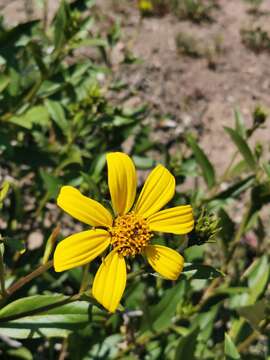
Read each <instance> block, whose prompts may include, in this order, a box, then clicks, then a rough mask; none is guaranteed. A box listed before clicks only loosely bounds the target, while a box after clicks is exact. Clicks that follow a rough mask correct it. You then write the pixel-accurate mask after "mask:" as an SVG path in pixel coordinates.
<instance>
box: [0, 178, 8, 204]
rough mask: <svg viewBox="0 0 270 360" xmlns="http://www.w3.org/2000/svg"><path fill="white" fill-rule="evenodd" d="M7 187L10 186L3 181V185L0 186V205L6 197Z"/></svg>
mask: <svg viewBox="0 0 270 360" xmlns="http://www.w3.org/2000/svg"><path fill="white" fill-rule="evenodd" d="M9 186H10V184H9V182H8V181H5V182H4V183H3V185H2V186H1V188H0V203H2V202H3V200H4V199H5V197H6V196H7V193H8V190H9Z"/></svg>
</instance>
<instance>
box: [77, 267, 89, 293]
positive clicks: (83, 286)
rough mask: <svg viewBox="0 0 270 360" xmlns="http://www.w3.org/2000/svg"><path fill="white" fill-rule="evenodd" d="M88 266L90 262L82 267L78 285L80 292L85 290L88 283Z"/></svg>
mask: <svg viewBox="0 0 270 360" xmlns="http://www.w3.org/2000/svg"><path fill="white" fill-rule="evenodd" d="M89 267H90V263H88V264H86V265H84V267H83V276H82V281H81V287H80V291H79V293H80V294H81V293H83V292H85V290H86V289H87V287H88V283H89Z"/></svg>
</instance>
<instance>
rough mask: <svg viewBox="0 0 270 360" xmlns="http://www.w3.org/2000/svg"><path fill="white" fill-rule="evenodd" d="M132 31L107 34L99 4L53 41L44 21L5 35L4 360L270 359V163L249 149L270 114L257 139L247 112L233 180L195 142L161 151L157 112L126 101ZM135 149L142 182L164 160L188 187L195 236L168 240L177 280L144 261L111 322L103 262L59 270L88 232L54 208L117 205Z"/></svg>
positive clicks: (83, 4) (62, 26)
mask: <svg viewBox="0 0 270 360" xmlns="http://www.w3.org/2000/svg"><path fill="white" fill-rule="evenodd" d="M194 3H195V2H194ZM119 29H120V28H119V26H118V25H117V24H113V25H111V26H109V27H108V28H106V31H104V29H103V28H102V26H101V24H100V18H99V16H97V13H96V10H95V6H94V3H93V2H92V1H82V0H77V1H75V2H73V3H71V4H70V5H68V4H67V3H66V2H64V1H62V2H61V4H60V7H59V9H58V11H57V13H56V15H55V17H54V20H53V22H52V23H51V24H50V25H49V26H48V28H46V29H44V24H43V23H42V22H40V21H31V22H27V23H25V24H19V25H17V26H15V27H13V28H11V29H7V28H6V26H5V24H4V23H3V22H2V23H1V33H0V44H1V53H0V56H1V57H0V64H1V65H0V71H1V75H0V104H1V107H0V109H1V113H0V121H1V123H2V125H3V126H1V130H0V152H1V157H0V169H1V179H0V180H1V189H0V211H1V215H0V229H1V237H0V280H1V281H0V285H1V302H0V305H1V309H0V338H1V343H0V354H1V357H3V358H7V359H8V358H12V359H13V358H14V359H15V358H21V359H56V358H59V357H60V356H61V358H63V357H64V356H66V357H67V358H69V359H75V360H76V359H78V360H79V359H85V360H86V359H138V358H139V359H141V358H142V359H151V360H152V359H153V360H154V359H175V360H176V359H177V360H178V359H184V358H187V355H186V354H188V356H189V357H188V359H189V360H192V359H202V360H211V359H213V360H219V359H224V356H225V358H228V359H239V358H242V359H247V360H249V359H258V360H263V359H268V358H269V354H270V348H269V342H267V337H268V336H269V319H270V318H269V316H270V315H269V314H270V309H269V286H268V284H269V278H270V270H269V231H270V227H269V224H268V222H267V221H266V220H267V219H268V218H267V211H268V213H269V201H270V163H269V159H268V157H267V155H269V153H267V150H268V149H267V147H266V146H265V144H260V146H258V145H257V146H256V147H254V146H252V145H251V144H252V142H250V139H251V138H252V136H253V135H254V133H255V132H256V131H257V129H259V128H260V129H261V127H262V125H263V124H264V123H265V121H267V112H266V111H265V110H264V109H263V108H262V107H257V108H256V109H255V111H254V113H253V123H252V124H251V126H250V127H247V125H246V122H245V120H244V119H243V116H242V114H241V113H240V112H239V111H236V112H235V126H234V128H231V127H226V128H225V129H224V136H227V137H228V140H229V141H231V143H232V146H234V147H235V152H234V153H233V156H232V159H228V164H227V165H228V166H227V168H226V169H225V171H224V173H223V174H219V173H218V172H217V170H216V168H215V165H214V164H213V163H212V162H211V159H210V158H209V157H208V154H206V152H205V151H204V149H203V148H202V147H201V146H200V144H199V141H198V139H197V135H196V133H192V132H190V133H189V134H186V136H185V139H184V140H185V141H183V142H182V144H181V148H180V150H179V153H178V154H177V155H172V154H173V152H172V151H170V150H171V149H170V148H165V147H162V146H161V145H160V144H159V143H158V141H157V140H155V141H153V140H151V138H150V136H149V132H150V130H151V129H150V128H149V127H147V126H146V125H145V122H144V120H145V117H146V116H147V108H146V106H145V105H144V104H142V105H141V106H140V107H138V108H126V107H125V106H124V105H115V103H117V101H113V100H115V99H116V98H117V96H119V94H118V92H119V91H121V86H120V85H119V84H118V83H116V82H114V80H113V77H112V76H111V75H112V69H111V66H110V54H111V51H112V48H113V47H114V46H115V45H116V44H117V41H118V39H119V36H121V35H120V34H119ZM79 49H80V50H82V49H84V51H86V56H83V55H82V54H83V52H81V51H79ZM130 138H132V139H133V141H132V146H131V149H130V153H131V155H132V157H133V159H134V162H135V163H136V165H137V167H139V168H140V169H141V171H142V172H145V171H147V170H149V169H150V168H152V167H153V165H154V164H155V161H153V160H152V157H151V156H150V155H151V153H153V151H156V152H157V153H158V155H159V158H160V159H161V160H160V161H161V162H164V163H165V164H166V165H167V166H168V167H169V168H170V170H171V172H172V173H173V174H174V175H175V177H176V181H177V184H179V185H183V187H181V186H180V187H179V186H178V187H177V192H176V196H175V199H174V200H173V203H172V205H177V204H178V205H179V204H185V203H191V204H192V206H193V209H194V215H195V218H196V227H195V229H194V231H193V232H192V233H191V234H190V235H189V236H187V237H185V236H173V235H166V236H163V237H161V236H159V237H158V238H157V239H156V240H155V241H157V242H158V243H161V244H164V243H165V244H168V245H170V246H171V247H172V248H174V249H176V250H178V251H181V253H183V255H184V257H185V262H186V263H185V267H184V271H183V273H182V274H181V276H180V278H179V280H178V281H177V282H175V283H171V282H169V281H165V280H164V279H162V278H160V277H158V276H156V274H153V273H152V271H151V269H150V268H148V267H146V268H145V269H144V275H142V271H141V269H142V266H143V265H142V263H140V262H139V260H138V261H137V262H136V261H134V262H133V265H130V272H129V275H128V285H127V290H126V292H125V294H124V300H123V303H122V305H123V307H122V309H121V310H119V311H117V312H116V313H115V314H108V313H107V312H106V311H105V310H104V309H101V307H99V306H98V304H97V303H96V302H95V301H94V300H93V299H92V297H91V296H90V291H89V290H90V284H91V282H92V280H93V274H94V273H95V272H96V269H97V265H98V264H97V263H96V262H93V263H91V264H90V269H88V267H84V269H81V268H77V269H73V270H70V271H66V272H63V273H56V272H54V270H53V269H51V266H52V261H51V260H50V259H51V257H52V252H53V250H54V247H55V242H56V241H58V240H59V239H60V238H63V237H65V236H66V235H67V234H70V233H72V232H73V231H74V229H75V228H76V227H77V228H78V226H79V225H78V224H77V223H76V224H75V223H73V221H72V220H71V218H69V217H67V216H65V215H63V214H62V213H61V212H59V211H58V209H57V206H56V204H55V199H56V197H57V194H58V192H59V188H60V187H61V186H62V185H64V184H65V185H68V184H69V185H73V186H76V187H78V188H80V190H81V191H82V192H83V193H85V194H86V195H91V197H92V198H94V199H96V200H101V199H102V198H104V197H105V198H107V199H108V198H109V197H108V188H107V185H106V169H105V154H106V152H108V151H111V150H119V149H122V148H123V144H124V142H125V141H126V140H127V139H130ZM191 178H192V180H194V182H193V185H192V186H191V185H190V184H191V181H190V179H191ZM187 184H189V186H188V188H189V190H188V191H187V190H184V189H187ZM265 214H266V215H265ZM40 236H41V239H42V241H41V242H38V238H39V237H40ZM33 239H34V241H33ZM131 270H132V271H131Z"/></svg>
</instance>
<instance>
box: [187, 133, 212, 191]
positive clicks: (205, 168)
mask: <svg viewBox="0 0 270 360" xmlns="http://www.w3.org/2000/svg"><path fill="white" fill-rule="evenodd" d="M187 142H188V144H189V146H190V147H191V149H192V151H193V154H194V156H195V159H196V161H197V163H198V165H199V166H200V168H201V170H202V175H203V178H204V180H205V182H206V184H207V186H208V188H209V189H211V188H212V187H213V186H214V185H215V183H216V174H215V169H214V167H213V165H212V164H211V162H210V161H209V159H208V157H207V156H206V154H205V152H204V151H203V150H202V149H201V148H200V146H199V145H198V144H197V141H196V140H195V139H194V138H193V136H191V135H189V136H187Z"/></svg>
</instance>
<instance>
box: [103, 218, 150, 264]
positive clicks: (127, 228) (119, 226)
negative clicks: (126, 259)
mask: <svg viewBox="0 0 270 360" xmlns="http://www.w3.org/2000/svg"><path fill="white" fill-rule="evenodd" d="M110 233H111V236H112V240H111V243H112V246H113V248H114V249H116V250H117V251H118V252H119V254H121V255H123V256H132V257H133V256H135V255H136V254H140V253H141V252H142V251H143V249H144V247H145V246H147V245H148V243H149V241H150V239H151V237H152V236H153V235H152V233H151V232H150V229H149V226H148V225H147V222H146V221H145V220H144V219H143V218H141V217H139V216H138V215H136V214H135V213H134V212H133V211H131V212H130V213H128V214H126V215H121V216H118V217H117V218H116V219H115V221H114V224H113V226H112V227H111V228H110Z"/></svg>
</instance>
